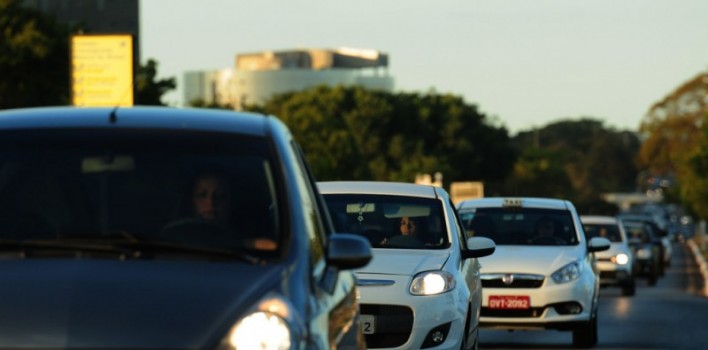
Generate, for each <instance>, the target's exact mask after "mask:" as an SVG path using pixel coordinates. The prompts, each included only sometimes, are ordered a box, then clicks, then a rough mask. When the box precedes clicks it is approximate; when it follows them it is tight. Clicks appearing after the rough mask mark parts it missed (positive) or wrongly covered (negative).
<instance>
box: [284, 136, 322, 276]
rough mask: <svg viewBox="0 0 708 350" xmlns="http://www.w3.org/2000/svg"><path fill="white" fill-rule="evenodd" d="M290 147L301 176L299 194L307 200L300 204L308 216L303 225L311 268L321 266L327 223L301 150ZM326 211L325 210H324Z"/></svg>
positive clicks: (295, 146)
mask: <svg viewBox="0 0 708 350" xmlns="http://www.w3.org/2000/svg"><path fill="white" fill-rule="evenodd" d="M290 146H291V147H292V148H293V153H294V154H295V157H296V158H297V164H296V166H297V168H298V170H299V171H300V174H301V175H302V176H301V177H298V178H299V181H298V186H302V187H303V188H302V191H301V193H307V194H308V198H305V200H306V203H302V205H303V207H304V208H305V209H306V210H305V211H306V212H307V213H308V214H309V215H310V216H309V217H308V218H306V220H305V223H306V225H307V226H308V232H307V233H308V235H309V242H310V254H311V256H310V257H311V262H312V264H313V266H317V265H318V263H319V265H322V263H323V261H324V255H325V253H324V250H325V248H324V246H325V242H326V234H327V230H326V227H325V226H327V224H328V222H327V221H325V220H327V218H326V216H325V217H323V215H322V213H321V212H320V208H319V207H320V204H321V203H320V200H321V198H318V197H316V195H315V194H316V193H318V192H317V185H316V184H315V183H314V179H313V176H312V174H311V173H310V169H309V168H308V165H307V162H306V161H305V156H304V154H303V152H302V149H301V148H300V147H299V146H298V144H297V143H295V142H292V143H291V144H290ZM300 180H301V181H300ZM325 210H326V209H325Z"/></svg>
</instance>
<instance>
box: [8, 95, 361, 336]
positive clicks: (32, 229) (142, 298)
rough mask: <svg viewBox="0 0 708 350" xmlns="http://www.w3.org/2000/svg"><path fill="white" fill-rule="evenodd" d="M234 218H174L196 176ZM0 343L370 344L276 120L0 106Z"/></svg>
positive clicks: (339, 237) (156, 110) (314, 199)
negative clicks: (225, 183)
mask: <svg viewBox="0 0 708 350" xmlns="http://www.w3.org/2000/svg"><path fill="white" fill-rule="evenodd" d="M204 168H210V169H214V168H219V169H220V170H221V171H223V172H224V174H226V175H227V176H228V177H229V179H230V180H232V182H231V185H230V186H229V189H228V192H229V193H230V196H231V197H230V200H229V210H228V213H229V216H228V217H229V220H228V221H227V222H223V223H219V224H215V223H214V222H211V221H207V220H202V219H198V218H194V217H191V216H190V215H191V214H185V213H184V212H183V211H181V210H180V208H181V207H184V205H185V204H189V203H190V200H192V199H191V198H189V191H185V190H184V189H185V187H186V185H187V183H188V181H189V179H190V178H191V177H192V176H193V175H194V173H195V172H197V171H198V170H199V169H204ZM0 196H2V197H1V198H3V201H2V203H1V204H0V206H1V207H2V208H0V254H1V255H2V259H1V260H0V280H2V281H3V285H4V287H3V288H1V289H0V347H1V348H25V349H33V348H54V349H59V348H62V349H77V348H81V349H97V348H111V349H131V348H132V349H138V348H139V349H168V348H169V349H235V348H237V349H247V348H251V346H252V345H253V344H254V342H256V343H258V342H268V343H270V345H274V346H275V345H277V346H280V347H278V348H279V349H281V348H282V349H330V348H359V349H361V348H363V347H364V346H365V345H364V344H363V336H362V335H361V332H360V330H359V328H358V326H357V323H356V317H357V315H358V304H357V302H356V298H355V296H356V289H355V288H356V287H355V279H354V276H353V274H352V273H351V271H348V270H349V269H351V268H356V267H361V266H364V265H365V264H366V263H368V261H369V259H370V258H371V251H370V246H369V244H368V242H366V241H365V240H363V239H361V238H360V237H356V236H352V235H345V234H334V232H333V229H332V225H331V220H330V219H329V216H328V213H327V210H326V208H325V207H324V202H323V201H322V199H321V197H320V195H319V193H318V192H317V188H316V186H315V183H314V179H313V178H312V176H311V174H310V172H309V170H308V168H307V164H306V162H305V160H304V158H303V156H302V153H301V152H300V151H299V148H298V146H297V144H296V143H295V142H294V140H293V139H292V137H291V134H290V132H289V131H288V129H287V128H286V127H285V125H284V124H283V123H282V122H280V121H279V120H278V119H277V118H275V117H272V116H262V115H256V114H247V113H234V112H227V111H214V110H201V109H174V108H165V107H134V108H125V109H124V108H121V109H110V108H82V109H78V108H70V107H57V108H37V109H19V110H9V111H2V112H0Z"/></svg>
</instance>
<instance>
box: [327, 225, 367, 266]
mask: <svg viewBox="0 0 708 350" xmlns="http://www.w3.org/2000/svg"><path fill="white" fill-rule="evenodd" d="M369 261H371V244H370V243H369V241H368V240H367V239H366V238H364V237H361V236H358V235H354V234H350V233H335V234H333V235H331V236H330V237H329V244H328V245H327V265H329V266H332V267H336V268H338V269H340V270H348V269H355V268H359V267H364V266H366V265H367V264H368V263H369Z"/></svg>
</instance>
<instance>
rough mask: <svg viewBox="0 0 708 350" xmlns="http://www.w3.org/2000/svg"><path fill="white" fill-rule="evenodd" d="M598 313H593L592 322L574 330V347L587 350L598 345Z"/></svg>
mask: <svg viewBox="0 0 708 350" xmlns="http://www.w3.org/2000/svg"><path fill="white" fill-rule="evenodd" d="M597 341H598V336H597V313H596V312H593V315H592V317H590V320H589V321H587V322H585V323H583V324H582V325H581V326H579V327H578V328H576V329H573V347H574V348H582V349H587V348H591V347H593V345H595V344H597Z"/></svg>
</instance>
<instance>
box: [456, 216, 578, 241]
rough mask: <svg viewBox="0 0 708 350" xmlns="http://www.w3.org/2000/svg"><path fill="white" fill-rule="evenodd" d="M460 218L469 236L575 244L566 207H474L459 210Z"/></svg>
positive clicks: (572, 227) (571, 222)
mask: <svg viewBox="0 0 708 350" xmlns="http://www.w3.org/2000/svg"><path fill="white" fill-rule="evenodd" d="M460 219H461V221H462V225H463V226H464V229H465V233H466V235H467V236H468V237H472V236H482V237H488V238H491V239H492V240H494V243H496V244H497V245H552V246H553V245H576V244H578V237H577V233H576V231H575V226H574V225H573V220H572V216H571V215H570V213H569V212H568V211H567V210H553V209H535V208H513V209H507V208H476V209H465V210H461V211H460Z"/></svg>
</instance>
